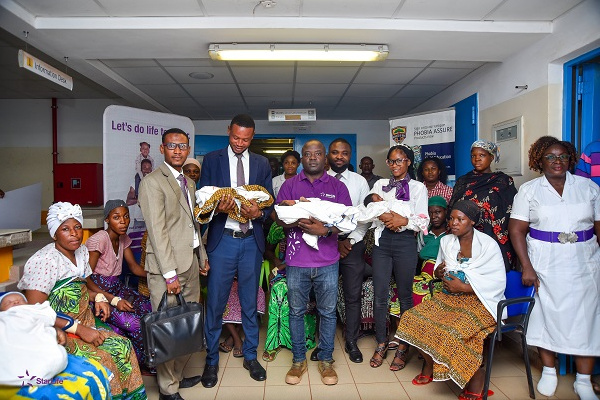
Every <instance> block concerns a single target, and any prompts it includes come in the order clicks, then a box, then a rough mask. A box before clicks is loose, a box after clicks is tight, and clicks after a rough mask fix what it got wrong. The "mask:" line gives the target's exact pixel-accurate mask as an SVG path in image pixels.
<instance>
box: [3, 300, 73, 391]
mask: <svg viewBox="0 0 600 400" xmlns="http://www.w3.org/2000/svg"><path fill="white" fill-rule="evenodd" d="M0 311H1V312H0V354H2V358H3V361H2V362H1V363H0V385H9V386H21V385H22V384H23V381H24V380H25V378H23V375H25V373H26V372H28V374H29V376H30V377H31V376H34V377H36V378H37V379H36V381H35V382H36V385H41V384H46V383H45V382H49V381H50V380H51V379H52V378H53V377H54V376H55V375H57V374H58V373H60V372H62V371H63V370H64V369H65V368H66V366H67V352H66V350H65V348H64V347H63V346H61V344H62V345H64V344H65V343H66V339H67V338H66V335H65V333H64V332H63V331H62V330H60V329H56V328H54V324H55V322H56V313H55V312H54V310H53V309H52V308H51V307H50V303H48V302H47V301H45V302H43V303H42V304H35V305H28V304H27V300H26V298H25V296H24V295H23V294H21V293H19V292H10V293H8V294H6V295H4V296H2V297H0ZM19 376H21V378H19ZM40 382H41V383H40Z"/></svg>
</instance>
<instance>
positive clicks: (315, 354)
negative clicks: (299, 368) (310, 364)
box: [310, 347, 321, 361]
mask: <svg viewBox="0 0 600 400" xmlns="http://www.w3.org/2000/svg"><path fill="white" fill-rule="evenodd" d="M319 351H321V349H320V348H318V347H315V349H314V350H313V351H312V353H310V361H319Z"/></svg>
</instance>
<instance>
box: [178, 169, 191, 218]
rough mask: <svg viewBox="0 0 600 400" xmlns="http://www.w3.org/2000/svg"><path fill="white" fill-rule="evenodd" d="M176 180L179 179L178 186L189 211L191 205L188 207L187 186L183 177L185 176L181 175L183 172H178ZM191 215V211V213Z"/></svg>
mask: <svg viewBox="0 0 600 400" xmlns="http://www.w3.org/2000/svg"><path fill="white" fill-rule="evenodd" d="M177 180H178V181H179V186H180V187H181V192H182V193H183V198H184V199H185V203H186V204H187V205H188V209H189V210H190V212H191V210H192V209H191V207H190V200H189V197H188V188H187V179H185V176H183V174H179V176H178V177H177ZM192 215H193V213H192Z"/></svg>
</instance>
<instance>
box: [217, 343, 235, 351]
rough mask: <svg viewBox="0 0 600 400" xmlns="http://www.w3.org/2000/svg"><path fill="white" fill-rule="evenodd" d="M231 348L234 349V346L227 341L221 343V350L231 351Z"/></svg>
mask: <svg viewBox="0 0 600 400" xmlns="http://www.w3.org/2000/svg"><path fill="white" fill-rule="evenodd" d="M231 350H233V346H232V345H229V344H227V341H224V342H221V343H219V351H222V352H223V353H231Z"/></svg>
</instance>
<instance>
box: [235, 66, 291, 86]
mask: <svg viewBox="0 0 600 400" xmlns="http://www.w3.org/2000/svg"><path fill="white" fill-rule="evenodd" d="M231 71H232V72H233V76H235V80H236V81H237V82H238V83H290V82H292V81H293V80H294V68H293V67H291V66H289V67H276V66H272V65H270V66H263V67H232V68H231Z"/></svg>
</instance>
